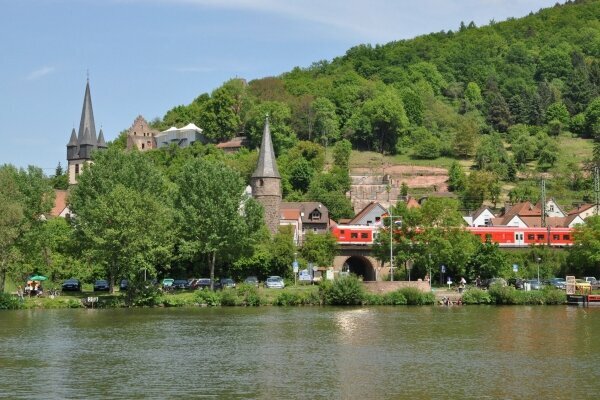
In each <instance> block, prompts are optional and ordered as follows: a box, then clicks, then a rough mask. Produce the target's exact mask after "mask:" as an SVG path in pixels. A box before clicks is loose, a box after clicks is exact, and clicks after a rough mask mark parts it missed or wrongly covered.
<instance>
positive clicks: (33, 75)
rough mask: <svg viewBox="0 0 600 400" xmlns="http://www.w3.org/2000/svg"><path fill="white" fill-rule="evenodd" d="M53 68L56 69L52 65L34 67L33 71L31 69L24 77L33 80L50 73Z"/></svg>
mask: <svg viewBox="0 0 600 400" xmlns="http://www.w3.org/2000/svg"><path fill="white" fill-rule="evenodd" d="M55 70H56V68H54V67H42V68H39V69H36V70H35V71H32V72H31V73H30V74H29V75H27V77H26V78H25V79H27V80H28V81H34V80H36V79H40V78H42V77H44V76H46V75H48V74H51V73H52V72H54V71H55Z"/></svg>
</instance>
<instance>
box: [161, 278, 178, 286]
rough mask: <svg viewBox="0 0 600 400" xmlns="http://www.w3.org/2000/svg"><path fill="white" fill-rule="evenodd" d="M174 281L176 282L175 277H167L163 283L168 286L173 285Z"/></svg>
mask: <svg viewBox="0 0 600 400" xmlns="http://www.w3.org/2000/svg"><path fill="white" fill-rule="evenodd" d="M173 282H175V279H171V278H165V279H163V280H162V282H161V284H162V287H163V288H166V287H171V286H173Z"/></svg>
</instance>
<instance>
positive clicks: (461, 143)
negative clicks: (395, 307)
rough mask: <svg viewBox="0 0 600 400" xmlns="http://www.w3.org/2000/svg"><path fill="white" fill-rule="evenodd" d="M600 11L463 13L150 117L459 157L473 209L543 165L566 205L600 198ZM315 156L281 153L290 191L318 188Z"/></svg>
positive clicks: (211, 130)
mask: <svg viewBox="0 0 600 400" xmlns="http://www.w3.org/2000/svg"><path fill="white" fill-rule="evenodd" d="M599 17H600V3H599V2H598V1H595V0H593V1H592V0H581V1H568V2H566V3H565V4H557V5H556V6H554V7H552V8H548V9H542V10H540V11H539V12H537V13H531V14H530V15H528V16H526V17H524V18H519V19H516V18H512V19H509V20H507V21H503V22H495V21H490V22H489V24H488V25H487V26H483V27H477V26H475V24H473V23H472V22H471V23H465V22H460V25H458V24H457V25H458V26H457V29H456V30H455V31H454V30H451V31H447V32H445V31H442V32H438V33H431V34H428V35H424V36H420V37H416V38H414V39H410V40H402V41H396V42H391V43H387V44H383V45H375V46H372V45H359V46H356V47H353V48H351V49H349V50H348V51H347V52H346V54H345V55H343V56H340V57H337V58H334V59H333V60H331V61H328V60H321V61H317V62H315V63H313V64H312V65H310V66H308V67H306V68H301V67H297V68H294V69H293V70H292V71H290V72H285V73H282V74H281V75H280V76H276V77H265V78H262V79H256V80H252V81H250V82H246V81H245V80H243V79H233V80H230V81H228V82H225V83H224V84H223V85H222V86H221V87H219V88H217V89H215V90H214V91H213V92H212V93H210V94H208V93H204V94H201V95H199V96H198V97H197V98H196V99H195V100H194V101H193V102H192V103H191V104H188V105H179V106H176V107H174V108H173V109H171V110H169V111H168V112H167V113H166V114H165V115H164V117H163V118H162V119H156V120H154V121H153V122H152V124H153V126H154V127H155V128H157V129H161V130H164V129H167V128H168V127H170V126H178V127H180V126H183V125H184V124H187V123H189V122H194V123H195V124H196V125H198V126H200V127H202V128H203V129H204V132H205V133H206V135H207V136H208V139H209V140H210V141H211V142H213V143H218V142H221V141H224V140H228V139H230V138H232V137H234V136H240V135H245V136H247V137H248V138H249V140H250V143H251V145H252V146H254V147H256V146H258V145H259V142H260V138H261V134H262V127H263V121H264V115H265V114H267V113H268V114H269V115H270V117H271V129H272V133H273V137H274V143H275V150H276V153H277V155H278V157H284V158H285V155H286V153H287V152H288V150H289V149H291V148H293V147H294V146H295V145H296V144H297V143H298V142H299V141H310V142H314V143H316V144H319V145H321V146H325V147H327V146H331V145H332V144H334V143H335V142H337V141H339V140H341V139H346V140H348V141H350V143H351V144H352V148H353V150H354V151H374V152H379V153H381V154H385V155H386V156H388V158H387V159H388V160H389V161H390V162H392V163H402V162H408V163H417V164H421V165H422V164H423V163H426V165H435V166H443V167H446V168H449V169H450V182H449V186H450V190H452V191H455V192H456V193H457V194H458V195H459V196H460V198H461V199H462V201H463V204H462V206H463V208H464V209H468V210H473V209H475V208H477V207H478V206H479V205H481V203H482V202H484V201H486V202H487V203H489V204H494V205H495V204H496V203H498V202H502V201H513V202H516V201H522V200H532V201H536V200H537V199H538V197H539V192H540V190H539V180H540V177H541V176H542V175H543V176H545V177H546V179H547V180H548V181H547V189H548V192H549V193H550V195H552V196H554V197H555V198H557V199H558V200H559V202H561V203H562V204H563V205H565V206H567V208H570V206H571V204H572V203H574V202H585V201H590V200H591V199H593V192H592V190H593V187H592V179H591V178H590V171H591V169H592V167H593V166H594V165H597V164H598V162H599V161H598V160H599V159H600V149H599V148H598V146H596V148H595V151H594V141H596V140H597V139H599V136H600V99H599V98H598V96H599V93H600V60H599V58H598V57H599V55H600V19H599ZM305 161H306V160H293V162H291V163H289V164H290V165H284V167H283V173H284V175H285V176H284V180H285V183H286V185H285V187H284V196H285V197H291V198H293V199H299V198H304V199H306V200H319V199H315V198H311V195H310V194H309V193H308V187H309V186H310V185H309V184H308V182H310V181H312V179H314V178H315V174H318V173H319V172H320V171H318V170H311V169H310V168H308V167H307V163H306V162H305ZM286 162H287V160H282V161H281V163H282V164H285V163H286ZM300 164H302V165H300ZM342 214H343V213H342Z"/></svg>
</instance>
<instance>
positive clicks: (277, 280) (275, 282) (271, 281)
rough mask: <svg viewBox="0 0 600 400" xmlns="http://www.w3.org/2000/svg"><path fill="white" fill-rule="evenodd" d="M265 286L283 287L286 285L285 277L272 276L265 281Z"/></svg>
mask: <svg viewBox="0 0 600 400" xmlns="http://www.w3.org/2000/svg"><path fill="white" fill-rule="evenodd" d="M265 287H266V288H267V289H283V288H284V287H285V283H284V282H283V278H282V277H280V276H270V277H268V278H267V280H266V281H265Z"/></svg>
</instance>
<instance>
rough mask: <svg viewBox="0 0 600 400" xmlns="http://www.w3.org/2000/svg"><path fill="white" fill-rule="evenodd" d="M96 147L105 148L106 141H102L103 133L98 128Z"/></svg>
mask: <svg viewBox="0 0 600 400" xmlns="http://www.w3.org/2000/svg"><path fill="white" fill-rule="evenodd" d="M98 147H100V148H105V147H106V141H105V140H104V132H102V128H100V133H99V134H98Z"/></svg>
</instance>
